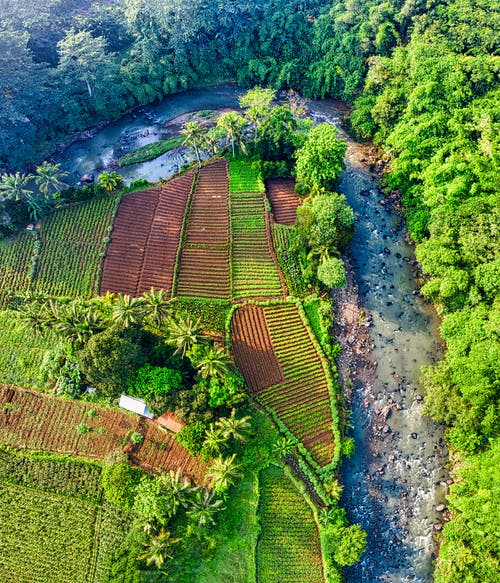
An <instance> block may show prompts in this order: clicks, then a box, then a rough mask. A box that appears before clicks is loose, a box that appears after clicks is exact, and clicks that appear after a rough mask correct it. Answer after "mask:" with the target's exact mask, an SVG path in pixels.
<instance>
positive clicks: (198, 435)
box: [177, 421, 207, 455]
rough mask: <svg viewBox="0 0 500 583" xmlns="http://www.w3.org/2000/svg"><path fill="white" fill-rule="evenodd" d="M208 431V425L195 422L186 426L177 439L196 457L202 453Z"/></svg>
mask: <svg viewBox="0 0 500 583" xmlns="http://www.w3.org/2000/svg"><path fill="white" fill-rule="evenodd" d="M206 430H207V425H206V424H205V423H203V421H194V422H193V423H188V424H187V425H184V427H183V428H182V429H181V430H180V432H179V433H178V434H177V439H178V441H179V443H181V444H182V445H183V446H184V447H185V448H186V449H187V450H188V451H189V452H190V453H191V454H193V455H196V454H199V453H200V452H201V449H202V447H203V442H204V441H205V431H206Z"/></svg>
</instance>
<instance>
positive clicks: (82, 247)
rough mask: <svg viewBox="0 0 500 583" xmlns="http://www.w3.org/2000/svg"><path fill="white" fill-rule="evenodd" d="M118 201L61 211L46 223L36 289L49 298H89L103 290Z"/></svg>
mask: <svg viewBox="0 0 500 583" xmlns="http://www.w3.org/2000/svg"><path fill="white" fill-rule="evenodd" d="M118 202H119V198H118V197H105V198H98V199H94V200H91V201H88V202H85V203H83V204H81V205H78V206H75V207H68V208H65V209H61V210H57V211H55V212H53V213H52V214H50V215H49V216H48V217H47V218H46V219H44V220H43V221H42V226H41V229H40V238H41V241H42V247H41V252H40V255H39V257H38V260H37V268H36V277H35V289H36V290H37V291H39V292H43V293H45V294H49V295H58V296H85V297H89V296H92V295H93V294H95V293H96V292H97V291H98V289H99V276H100V271H101V263H102V255H103V254H104V252H105V249H106V245H107V239H106V237H107V236H108V235H109V231H110V229H111V228H112V224H113V217H114V214H115V211H116V207H117V204H118Z"/></svg>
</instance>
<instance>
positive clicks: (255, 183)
mask: <svg viewBox="0 0 500 583" xmlns="http://www.w3.org/2000/svg"><path fill="white" fill-rule="evenodd" d="M229 192H265V186H264V182H262V179H261V177H260V176H259V173H258V172H257V171H256V170H255V169H254V168H252V163H251V162H248V161H247V160H234V159H231V160H229Z"/></svg>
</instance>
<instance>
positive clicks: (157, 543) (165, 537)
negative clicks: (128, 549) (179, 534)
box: [137, 527, 181, 569]
mask: <svg viewBox="0 0 500 583" xmlns="http://www.w3.org/2000/svg"><path fill="white" fill-rule="evenodd" d="M180 540H181V539H180V538H173V537H172V533H171V532H169V531H168V530H165V529H164V528H163V527H162V528H160V531H159V532H158V534H154V535H152V536H151V537H150V538H149V540H148V542H147V543H143V546H144V547H145V548H144V550H143V551H142V552H141V553H140V554H139V555H137V559H138V560H139V561H144V562H145V563H146V565H148V566H149V567H150V566H151V565H155V567H156V568H157V569H161V568H162V566H163V563H164V562H165V559H172V558H173V555H172V551H171V549H172V547H173V546H174V545H175V544H176V543H178V542H179V541H180Z"/></svg>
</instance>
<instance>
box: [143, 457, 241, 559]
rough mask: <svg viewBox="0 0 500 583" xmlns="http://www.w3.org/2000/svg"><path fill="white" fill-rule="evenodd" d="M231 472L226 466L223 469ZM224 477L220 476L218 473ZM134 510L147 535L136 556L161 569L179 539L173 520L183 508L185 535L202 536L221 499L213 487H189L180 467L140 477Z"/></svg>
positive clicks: (221, 501) (217, 510) (211, 522)
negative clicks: (173, 531) (174, 533)
mask: <svg viewBox="0 0 500 583" xmlns="http://www.w3.org/2000/svg"><path fill="white" fill-rule="evenodd" d="M231 472H232V473H233V474H234V468H233V469H231V465H230V464H229V465H228V469H226V471H225V476H226V478H227V479H229V478H228V474H229V473H231ZM220 477H221V478H223V479H224V475H223V474H222V473H220ZM134 509H135V511H136V513H137V515H138V517H139V523H138V524H139V525H140V526H141V527H142V530H143V531H144V533H145V534H146V536H147V540H146V541H145V542H144V543H143V550H142V552H141V553H139V555H138V556H137V559H138V560H140V561H144V562H145V563H146V565H148V566H152V565H155V566H156V567H157V568H158V569H161V568H162V567H163V565H164V563H165V561H166V560H167V559H171V558H172V557H173V552H172V551H173V547H174V545H176V544H177V543H178V542H180V541H181V540H182V539H181V538H177V537H174V536H173V534H172V531H171V530H169V529H172V528H173V522H174V519H175V518H176V517H177V515H178V514H179V512H180V511H181V509H182V510H184V511H185V515H186V518H187V522H188V527H187V529H186V535H187V536H190V535H193V534H195V535H197V536H200V535H203V530H204V528H205V527H207V526H210V525H212V524H214V523H215V516H216V514H217V513H218V512H220V511H221V510H223V509H224V508H223V500H222V499H221V498H220V497H219V496H218V495H217V493H216V492H215V491H214V490H209V489H207V488H204V487H199V486H197V487H193V486H191V484H190V482H189V480H187V479H186V478H184V477H183V476H182V475H181V472H180V470H177V471H176V472H174V471H173V470H170V472H167V473H164V474H160V475H158V476H156V477H155V478H151V477H146V478H144V479H143V480H142V481H141V483H140V485H139V486H138V488H137V491H136V499H135V504H134Z"/></svg>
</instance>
